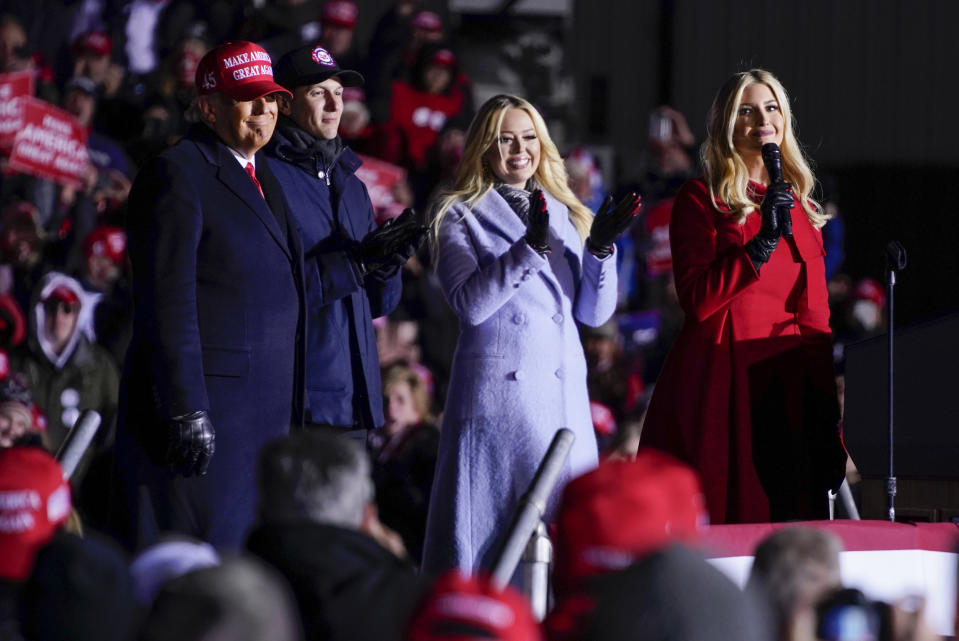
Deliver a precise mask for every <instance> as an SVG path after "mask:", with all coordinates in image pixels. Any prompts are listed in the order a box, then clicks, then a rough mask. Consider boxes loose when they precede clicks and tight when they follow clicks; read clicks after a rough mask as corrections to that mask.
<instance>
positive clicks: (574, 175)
mask: <svg viewBox="0 0 959 641" xmlns="http://www.w3.org/2000/svg"><path fill="white" fill-rule="evenodd" d="M566 173H567V174H569V188H570V189H572V190H573V193H574V194H576V197H577V198H579V199H580V201H582V203H583V204H584V205H586V207H587V208H589V209H590V210H592V211H597V210H599V207H600V205H602V204H603V200H605V199H606V196H607V192H606V188H605V187H604V186H603V173H602V172H601V171H600V170H599V164H598V163H597V161H596V157H595V156H593V154H591V153H590V152H589V150H588V149H586V148H585V147H575V148H574V149H573V150H572V151H571V152H569V154H568V155H567V156H566Z"/></svg>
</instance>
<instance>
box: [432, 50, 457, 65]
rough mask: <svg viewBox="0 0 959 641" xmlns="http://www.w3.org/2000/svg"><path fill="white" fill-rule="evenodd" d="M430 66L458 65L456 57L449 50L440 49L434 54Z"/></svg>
mask: <svg viewBox="0 0 959 641" xmlns="http://www.w3.org/2000/svg"><path fill="white" fill-rule="evenodd" d="M430 64H433V65H440V66H441V67H453V66H455V65H456V56H454V55H453V52H452V51H450V50H449V49H440V50H439V51H437V52H436V53H434V54H433V57H432V58H431V59H430Z"/></svg>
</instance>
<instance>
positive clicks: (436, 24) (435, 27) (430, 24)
mask: <svg viewBox="0 0 959 641" xmlns="http://www.w3.org/2000/svg"><path fill="white" fill-rule="evenodd" d="M411 24H412V25H413V27H414V28H416V29H422V30H424V31H442V30H443V20H442V19H441V18H440V16H439V14H437V13H433V12H432V11H420V12H419V13H418V14H416V15H415V16H413V21H412V23H411Z"/></svg>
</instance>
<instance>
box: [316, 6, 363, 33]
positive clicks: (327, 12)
mask: <svg viewBox="0 0 959 641" xmlns="http://www.w3.org/2000/svg"><path fill="white" fill-rule="evenodd" d="M358 14H359V9H357V8H356V3H355V2H350V0H333V1H332V2H327V3H326V4H324V5H323V8H322V9H321V10H320V22H322V23H323V24H330V25H336V26H337V27H345V28H346V29H354V28H356V16H357V15H358Z"/></svg>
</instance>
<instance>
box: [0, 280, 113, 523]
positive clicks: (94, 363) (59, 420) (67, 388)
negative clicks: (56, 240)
mask: <svg viewBox="0 0 959 641" xmlns="http://www.w3.org/2000/svg"><path fill="white" fill-rule="evenodd" d="M90 307H91V306H90V302H89V301H88V300H87V299H86V294H85V292H84V291H83V288H82V287H81V286H80V283H78V282H77V281H76V280H74V279H73V278H70V277H69V276H66V275H65V274H61V273H59V272H50V273H49V274H47V275H46V276H44V278H43V280H41V281H40V283H39V284H38V285H37V289H36V292H35V295H34V304H33V306H32V308H31V312H30V330H29V332H28V337H27V341H26V343H24V344H23V345H21V346H19V347H17V348H16V349H15V350H14V351H13V353H12V354H11V355H10V366H11V368H12V369H13V370H14V371H18V372H23V374H24V375H25V376H26V379H27V381H28V383H29V385H30V390H31V392H32V393H33V398H34V400H35V402H36V403H37V404H38V405H39V406H40V407H41V408H43V411H44V413H45V414H46V417H47V434H48V435H49V438H50V444H51V445H52V446H53V448H59V447H60V444H61V443H62V442H63V440H64V439H65V438H66V435H67V433H68V432H69V430H70V429H71V428H72V427H73V426H74V424H75V423H76V421H77V419H78V418H79V417H80V412H81V411H82V410H85V409H92V410H96V411H97V412H99V413H100V416H101V417H102V419H103V420H102V423H101V425H100V429H99V431H98V432H97V436H96V441H95V445H94V446H92V447H91V449H90V450H89V451H88V452H87V454H86V455H85V457H84V463H83V464H81V467H80V468H78V469H77V471H76V472H75V473H74V475H73V479H74V483H76V484H78V485H79V484H80V483H81V480H82V479H83V476H84V473H85V470H86V468H87V466H88V465H89V464H90V462H91V461H92V460H93V459H94V456H95V454H96V451H97V450H98V449H103V448H105V447H106V446H107V445H109V444H110V443H111V441H112V438H113V430H114V424H115V421H116V410H117V394H118V389H119V374H118V372H117V367H116V365H114V364H113V359H112V357H111V356H110V355H109V353H107V351H106V350H105V349H103V348H102V347H100V346H99V345H95V344H93V343H91V342H90V340H89V339H88V338H87V337H86V336H85V335H84V332H83V328H84V327H86V326H88V324H89V322H90V317H91V313H92V309H90ZM78 503H79V504H81V509H82V511H84V513H86V512H87V510H88V509H89V508H91V507H94V506H102V503H103V500H102V496H98V495H97V493H96V492H88V491H87V489H86V488H81V489H80V496H79V498H78Z"/></svg>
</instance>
